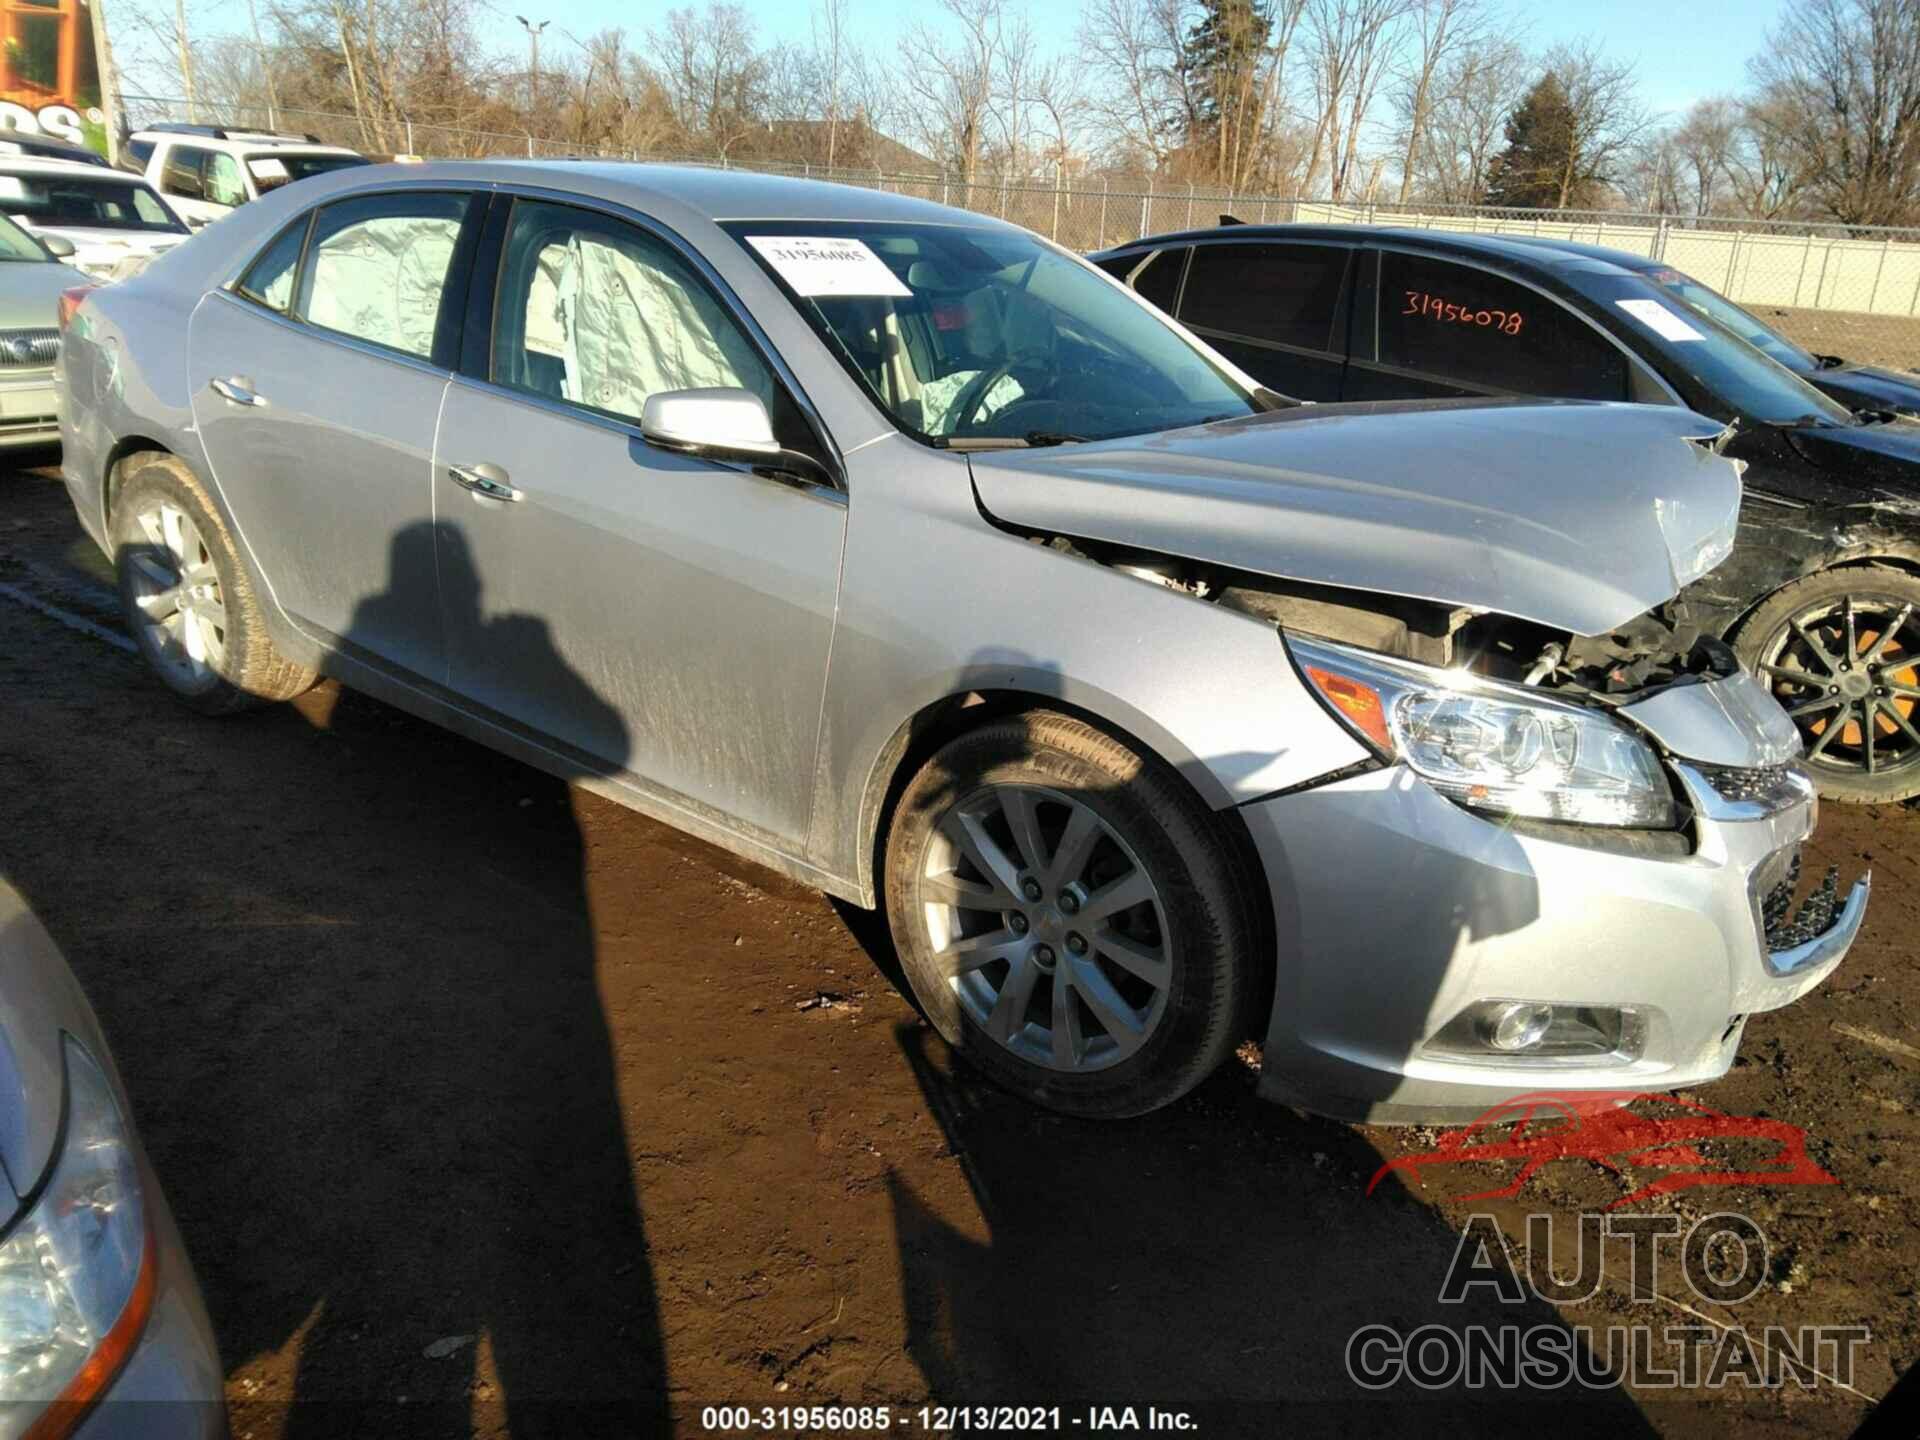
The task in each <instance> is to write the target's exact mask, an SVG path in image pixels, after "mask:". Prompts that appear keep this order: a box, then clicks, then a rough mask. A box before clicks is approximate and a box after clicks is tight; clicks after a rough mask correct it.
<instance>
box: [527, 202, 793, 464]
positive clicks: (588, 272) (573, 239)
mask: <svg viewBox="0 0 1920 1440" xmlns="http://www.w3.org/2000/svg"><path fill="white" fill-rule="evenodd" d="M501 267H502V271H501V277H500V288H499V292H498V294H499V300H498V303H497V304H496V305H495V306H494V330H493V362H492V376H491V378H492V379H493V381H494V383H496V384H499V385H506V386H509V387H511V388H513V389H515V390H526V391H530V392H532V393H533V394H536V395H544V396H547V397H548V398H549V399H553V400H564V401H568V402H570V403H572V404H575V405H583V406H586V407H587V408H589V409H592V410H599V411H603V412H605V413H606V414H609V415H615V416H619V417H620V418H622V419H625V420H633V421H637V420H638V419H639V418H640V412H641V408H642V407H643V406H644V405H645V404H646V401H647V397H648V396H649V395H652V394H655V393H657V392H659V391H663V390H694V389H702V388H705V387H709V386H725V387H729V388H737V389H745V390H751V391H752V392H753V393H754V394H756V395H758V396H759V397H760V398H761V400H762V402H763V403H765V404H766V406H767V408H768V412H769V414H770V415H771V416H772V418H773V420H774V425H775V429H776V432H777V433H780V434H782V435H783V436H785V435H787V434H789V433H790V430H791V426H790V423H789V424H783V423H782V422H783V420H786V421H790V420H791V418H792V417H790V416H786V415H783V413H782V412H783V407H785V406H790V405H791V403H792V402H791V401H790V400H788V399H787V398H786V394H785V390H784V388H783V387H782V386H781V385H780V383H779V382H778V380H777V379H776V378H775V377H774V375H773V373H772V371H771V370H769V369H768V367H767V364H766V362H765V361H764V360H763V359H762V358H761V356H760V352H759V351H758V350H756V349H755V348H754V346H753V343H752V342H751V341H750V340H749V339H748V338H747V337H746V335H745V334H744V333H742V331H741V330H740V327H739V325H738V324H737V323H736V322H735V320H734V318H733V317H732V315H731V314H729V313H728V311H727V309H726V307H725V306H724V305H723V304H722V303H721V302H720V299H719V297H718V296H716V295H715V294H714V293H713V292H712V291H711V290H710V289H708V287H707V285H706V283H705V282H704V281H703V280H701V278H700V277H699V276H698V275H697V274H696V273H695V272H694V271H693V270H692V269H691V268H690V267H689V266H688V265H687V264H686V262H685V261H683V260H682V259H681V258H680V257H679V256H678V255H677V254H675V253H674V251H673V250H672V249H671V248H669V247H668V246H667V245H666V244H664V243H663V242H661V241H659V240H657V239H655V238H654V237H653V236H651V235H648V234H646V233H645V232H644V231H642V230H640V229H638V228H636V227H634V226H631V225H626V224H623V223H621V222H620V221H618V220H614V219H612V218H610V217H606V216H601V215H596V214H594V213H592V212H591V211H586V210H576V209H573V208H572V207H570V206H566V205H550V204H546V203H545V202H541V201H528V200H522V201H520V202H519V203H517V204H516V205H515V206H514V207H513V219H512V223H511V225H510V226H509V229H508V232H507V242H506V247H505V250H504V252H503V254H502V257H501ZM786 443H789V444H791V443H792V441H791V440H788V441H787V442H786ZM809 448H811V447H809Z"/></svg>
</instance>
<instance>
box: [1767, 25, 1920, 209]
mask: <svg viewBox="0 0 1920 1440" xmlns="http://www.w3.org/2000/svg"><path fill="white" fill-rule="evenodd" d="M1749 69H1750V71H1751V72H1752V75H1753V79H1754V81H1755V83H1756V85H1757V87H1758V88H1759V89H1761V90H1762V91H1764V92H1766V94H1767V95H1768V96H1769V98H1770V100H1771V102H1772V104H1773V105H1775V106H1777V107H1778V110H1777V117H1778V119H1779V120H1780V121H1782V122H1783V133H1784V134H1785V136H1786V137H1787V138H1788V140H1789V142H1790V144H1791V146H1792V149H1793V151H1794V153H1795V159H1796V162H1797V166H1798V168H1799V169H1800V170H1801V172H1802V174H1803V175H1804V178H1805V182H1806V185H1807V187H1808V189H1809V191H1810V192H1811V194H1812V197H1813V198H1814V200H1815V201H1816V202H1817V203H1818V204H1819V205H1820V206H1821V208H1823V209H1825V210H1826V211H1828V212H1829V213H1830V214H1832V215H1833V216H1834V217H1835V218H1837V219H1839V220H1842V221H1844V222H1846V223H1847V224H1850V225H1888V224H1898V223H1902V222H1905V221H1908V220H1911V219H1912V218H1913V217H1914V215H1915V214H1916V213H1920V0H1793V3H1792V4H1791V5H1790V6H1789V7H1788V9H1787V12H1786V14H1785V16H1784V17H1783V18H1782V19H1781V21H1780V24H1779V26H1778V27H1777V28H1776V29H1775V30H1774V31H1773V32H1772V33H1771V34H1770V35H1769V36H1768V37H1767V46H1766V48H1765V49H1764V50H1763V51H1762V52H1761V53H1760V54H1759V55H1758V56H1757V57H1755V59H1753V60H1752V61H1751V62H1750V64H1749Z"/></svg>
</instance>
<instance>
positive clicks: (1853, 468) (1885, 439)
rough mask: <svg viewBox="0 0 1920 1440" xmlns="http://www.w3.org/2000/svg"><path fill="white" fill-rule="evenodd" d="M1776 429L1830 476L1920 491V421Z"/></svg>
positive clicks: (1909, 494) (1915, 493)
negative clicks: (1830, 474)
mask: <svg viewBox="0 0 1920 1440" xmlns="http://www.w3.org/2000/svg"><path fill="white" fill-rule="evenodd" d="M1781 433H1782V434H1784V435H1785V436H1786V437H1787V440H1788V442H1789V443H1790V444H1791V445H1792V446H1793V448H1794V449H1795V450H1797V451H1799V452H1800V454H1801V455H1802V456H1803V457H1805V459H1806V460H1807V461H1808V463H1810V464H1812V465H1816V466H1818V467H1819V468H1820V469H1822V470H1825V471H1828V472H1830V473H1832V474H1833V475H1834V477H1835V478H1836V479H1840V480H1845V481H1847V482H1848V483H1850V484H1852V485H1856V486H1861V487H1866V486H1872V487H1876V488H1879V489H1883V490H1886V491H1888V492H1889V493H1892V494H1897V495H1900V496H1903V497H1913V496H1920V422H1916V421H1912V420H1883V421H1879V422H1876V423H1874V424H1871V425H1800V426H1787V427H1784V428H1783V429H1782V431H1781Z"/></svg>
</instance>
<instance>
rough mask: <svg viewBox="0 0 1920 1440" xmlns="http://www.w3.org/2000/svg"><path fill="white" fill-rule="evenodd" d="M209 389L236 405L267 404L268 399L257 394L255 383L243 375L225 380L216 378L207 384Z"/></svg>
mask: <svg viewBox="0 0 1920 1440" xmlns="http://www.w3.org/2000/svg"><path fill="white" fill-rule="evenodd" d="M207 387H208V388H209V389H210V390H212V391H213V393H214V394H216V395H218V396H219V397H220V398H221V399H222V400H231V401H232V402H233V403H234V404H236V405H264V404H266V403H267V397H266V396H264V395H257V394H255V393H254V389H253V382H252V381H251V380H249V379H247V378H246V377H245V376H242V375H232V376H229V377H227V378H226V379H224V380H223V379H221V378H220V377H218V376H215V377H214V378H213V379H211V380H209V381H208V382H207Z"/></svg>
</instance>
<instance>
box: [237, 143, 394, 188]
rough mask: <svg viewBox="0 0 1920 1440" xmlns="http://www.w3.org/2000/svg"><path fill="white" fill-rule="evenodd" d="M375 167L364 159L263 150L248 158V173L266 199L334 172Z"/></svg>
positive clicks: (349, 156) (255, 186)
mask: <svg viewBox="0 0 1920 1440" xmlns="http://www.w3.org/2000/svg"><path fill="white" fill-rule="evenodd" d="M371 163H372V162H371V161H369V160H368V159H367V158H366V156H364V155H299V154H291V155H290V154H288V153H287V152H286V151H284V150H263V151H260V152H259V153H258V154H254V155H249V156H247V170H248V172H249V173H250V174H252V176H253V188H254V189H256V190H258V191H259V192H260V193H261V194H262V195H264V194H266V193H267V192H268V191H269V190H278V189H279V188H280V187H281V186H282V185H290V184H292V183H293V182H294V181H295V180H305V179H307V178H308V177H309V176H312V175H325V174H328V173H329V172H331V171H334V170H345V169H347V168H349V167H350V166H354V165H367V164H371Z"/></svg>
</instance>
